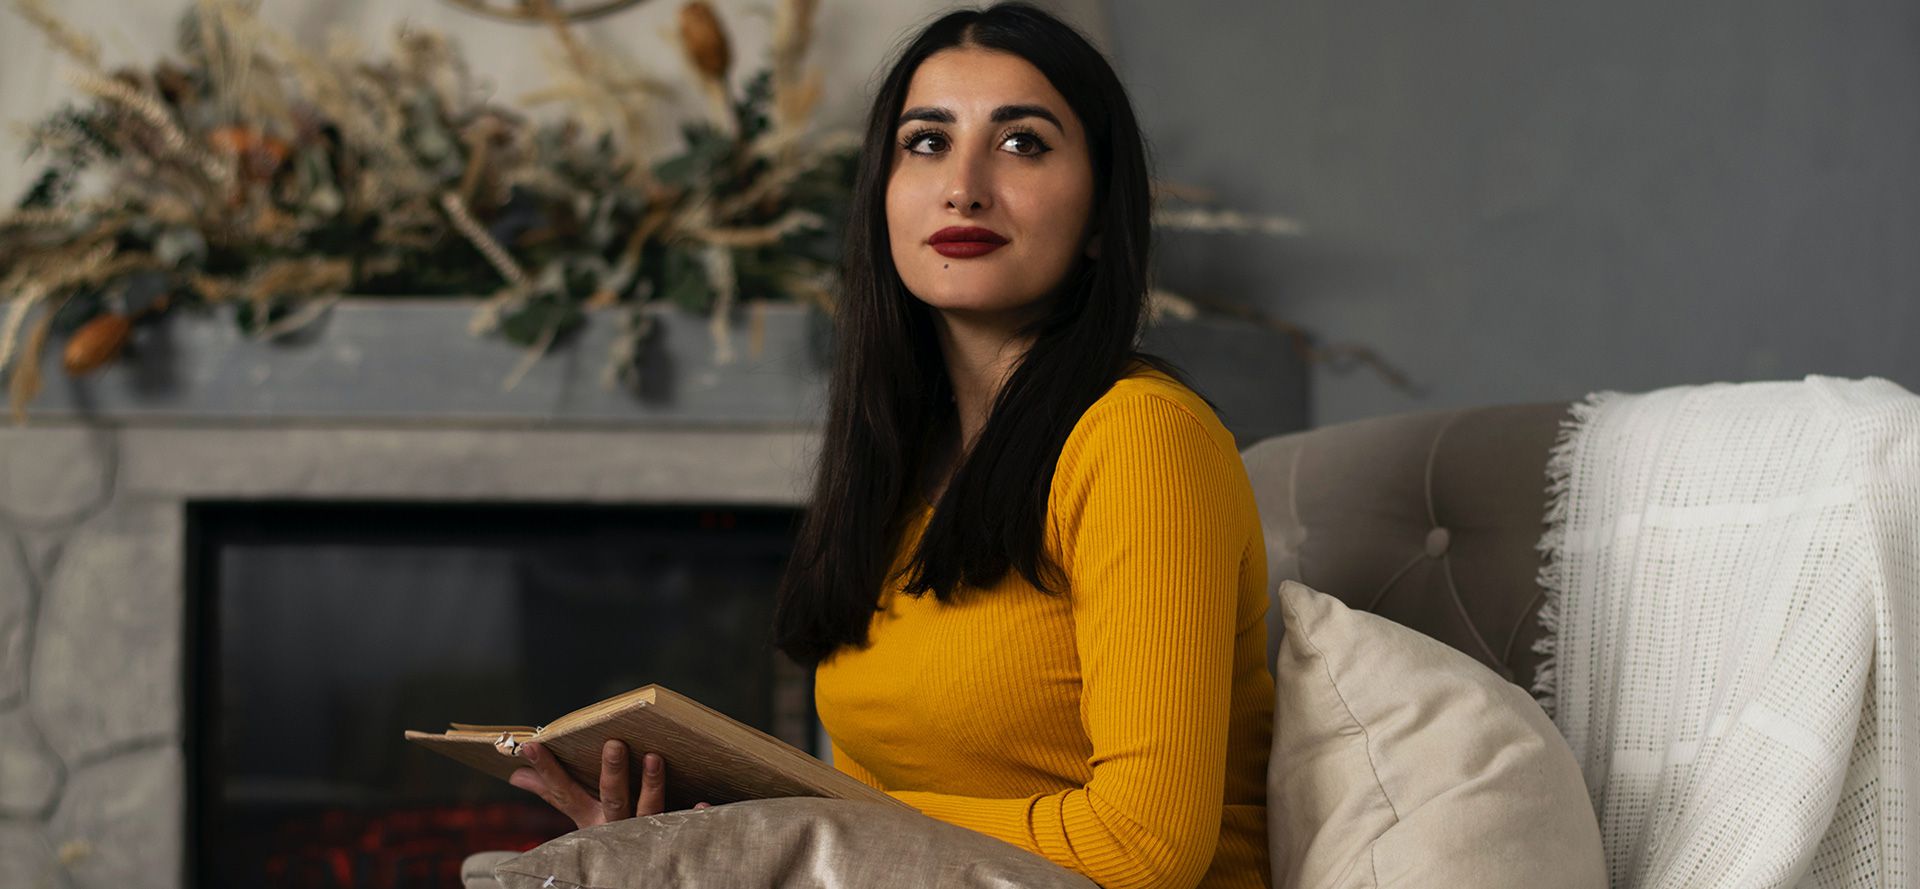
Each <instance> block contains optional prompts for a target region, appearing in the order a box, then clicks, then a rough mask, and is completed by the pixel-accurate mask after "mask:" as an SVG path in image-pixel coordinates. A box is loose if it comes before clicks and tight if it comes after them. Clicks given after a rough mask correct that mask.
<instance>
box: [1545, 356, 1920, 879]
mask: <svg viewBox="0 0 1920 889" xmlns="http://www.w3.org/2000/svg"><path fill="white" fill-rule="evenodd" d="M1549 471H1550V474H1551V476H1552V478H1553V495H1552V498H1551V501H1550V502H1551V504H1552V505H1551V508H1550V510H1549V516H1548V518H1549V531H1548V533H1547V536H1546V537H1545V538H1544V539H1543V540H1542V541H1541V548H1542V549H1543V550H1544V551H1545V552H1546V555H1547V559H1548V561H1547V567H1546V569H1545V570H1544V571H1543V573H1542V577H1541V579H1542V582H1543V585H1544V586H1545V588H1546V591H1547V602H1548V607H1549V612H1548V614H1547V615H1546V618H1545V620H1546V622H1547V624H1548V627H1549V633H1548V635H1547V639H1548V640H1550V644H1549V646H1548V649H1549V650H1548V653H1549V654H1551V655H1553V662H1552V669H1551V671H1548V672H1547V673H1545V675H1544V676H1543V682H1542V684H1541V685H1540V686H1539V687H1537V688H1536V691H1537V692H1540V693H1541V694H1542V695H1543V702H1544V703H1546V704H1548V706H1549V708H1550V709H1552V710H1553V712H1554V721H1555V723H1556V724H1557V725H1558V726H1559V728H1560V730H1561V732H1562V733H1564V734H1565V735H1566V737H1567V740H1568V741H1569V742H1570V743H1571V744H1572V746H1573V750H1574V752H1575V753H1576V754H1577V755H1578V757H1579V759H1580V762H1581V766H1582V768H1583V770H1584V771H1585V774H1586V779H1587V787H1588V790H1589V791H1590V793H1591V794H1592V797H1593V802H1594V806H1595V809H1596V811H1597V812H1598V814H1599V818H1600V831H1601V835H1602V837H1603V838H1604V840H1605V846H1606V853H1607V867H1608V872H1609V877H1610V881H1611V885H1612V886H1613V887H1615V889H1643V887H1644V889H1668V887H1674V889H1678V887H1688V889H1710V887H1728V889H1733V887H1740V889H1745V887H1756V889H1757V887H1830V886H1832V887H1840V886H1844V887H1885V889H1894V887H1908V886H1915V885H1920V870H1916V866H1915V863H1914V860H1913V856H1914V855H1915V850H1916V849H1917V848H1920V812H1916V811H1915V810H1914V809H1913V807H1912V806H1913V801H1914V799H1915V796H1914V795H1915V793H1916V792H1920V762H1915V761H1913V760H1912V759H1911V758H1912V757H1914V756H1920V743H1916V742H1920V707H1917V706H1916V704H1917V703H1920V702H1916V699H1915V694H1916V692H1920V398H1916V397H1915V396H1914V395H1913V394H1912V393H1909V392H1907V391H1906V390H1904V389H1902V388H1900V387H1899V386H1897V385H1895V384H1893V383H1890V382H1888V381H1886V380H1881V379H1868V380H1860V381H1848V380H1840V379H1834V378H1829V377H1808V378H1807V379H1806V380H1805V381H1803V382H1798V383H1748V384H1739V385H1731V384H1717V385H1711V386H1695V387H1681V388H1674V389H1664V390H1660V391H1657V392H1650V393H1646V394H1640V395H1620V394H1613V393H1601V394H1597V395H1594V396H1591V397H1589V398H1588V399H1587V400H1586V401H1584V402H1582V403H1581V404H1580V405H1578V406H1577V407H1576V408H1575V412H1574V417H1573V418H1572V419H1571V420H1569V422H1568V428H1567V430H1566V432H1565V434H1563V436H1562V439H1561V443H1560V445H1559V446H1558V447H1557V448H1556V449H1555V453H1554V456H1553V461H1552V464H1551V466H1550V470H1549Z"/></svg>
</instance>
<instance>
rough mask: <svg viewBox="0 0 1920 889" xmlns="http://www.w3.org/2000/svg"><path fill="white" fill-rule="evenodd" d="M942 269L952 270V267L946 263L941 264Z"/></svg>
mask: <svg viewBox="0 0 1920 889" xmlns="http://www.w3.org/2000/svg"><path fill="white" fill-rule="evenodd" d="M940 267H941V268H943V269H946V268H952V266H950V265H947V264H946V263H944V262H943V263H941V264H940Z"/></svg>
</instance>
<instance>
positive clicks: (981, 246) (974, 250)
mask: <svg viewBox="0 0 1920 889" xmlns="http://www.w3.org/2000/svg"><path fill="white" fill-rule="evenodd" d="M1005 243H1007V239H1006V237H1005V236H1004V235H1001V234H1000V233H999V232H996V231H994V230H993V229H990V228H980V227H978V226H950V227H948V228H943V229H941V230H939V231H937V232H934V233H933V237H930V238H928V239H927V244H928V245H930V246H932V247H933V250H934V252H936V253H938V254H940V255H941V256H947V257H951V258H954V259H968V258H971V257H975V256H984V255H986V254H988V253H992V252H993V251H995V250H998V249H1000V247H1001V245H1003V244H1005Z"/></svg>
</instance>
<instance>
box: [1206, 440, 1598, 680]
mask: <svg viewBox="0 0 1920 889" xmlns="http://www.w3.org/2000/svg"><path fill="white" fill-rule="evenodd" d="M1566 414H1567V405H1566V404H1565V403H1555V404H1531V405H1513V406H1501V407H1485V408H1471V409H1465V410H1454V411H1438V412H1431V413H1420V414H1403V415H1398V416H1391V417H1382V418H1378V419H1372V420H1362V421H1358V422H1352V423H1343V424H1340V425H1336V426H1328V427H1324V428H1320V429H1314V430H1310V431H1307V432H1300V433H1294V434H1290V435H1282V436H1276V437H1274V438H1269V439H1266V440H1264V441H1261V442H1258V443H1255V444H1254V445H1253V446H1251V447H1249V448H1247V449H1246V450H1245V451H1244V452H1243V453H1242V455H1241V456H1242V459H1243V460H1244V461H1245V463H1246V466H1247V473H1248V475H1249V476H1250V477H1251V479H1252V482H1253V487H1254V495H1255V498H1256V499H1257V501H1258V503H1259V507H1260V520H1261V523H1262V525H1263V528H1264V531H1265V534H1266V542H1267V574H1268V589H1269V590H1270V591H1271V590H1272V589H1275V588H1277V587H1278V586H1279V584H1280V581H1282V580H1288V579H1292V580H1298V581H1300V582H1302V583H1305V584H1306V585H1308V586H1310V587H1313V588H1314V589H1317V590H1320V591H1321V592H1324V593H1327V594H1329V595H1332V596H1337V597H1339V598H1340V599H1341V600H1342V601H1344V602H1346V603H1347V605H1348V606H1350V607H1354V608H1360V609H1364V610H1367V611H1371V612H1373V613H1375V614H1379V615H1381V616H1382V617H1386V618H1388V619H1390V620H1393V621H1395V622H1397V623H1400V624H1402V625H1405V626H1408V627H1412V628H1413V629H1415V630H1419V631H1420V632H1422V633H1425V634H1427V635H1429V636H1432V637H1433V638H1435V639H1438V640H1440V641H1442V642H1445V643H1447V644H1448V645H1451V646H1453V647H1454V648H1457V649H1459V650H1461V651H1464V652H1466V653H1467V654H1469V655H1472V656H1473V657H1474V658H1476V659H1478V660H1479V661H1480V662H1481V663H1484V664H1486V665H1487V666H1488V667H1491V668H1492V669H1493V670H1494V671H1495V672H1497V673H1499V674H1500V675H1502V676H1504V677H1506V678H1507V679H1508V680H1509V681H1511V682H1513V683H1515V684H1517V685H1520V686H1522V687H1530V686H1531V685H1532V683H1533V676H1534V670H1535V668H1537V667H1538V666H1539V663H1540V660H1541V656H1540V655H1538V654H1535V653H1534V651H1533V642H1534V640H1535V639H1537V638H1539V636H1540V630H1539V627H1538V616H1539V612H1540V604H1541V594H1540V586H1539V582H1538V573H1539V569H1540V564H1541V563H1540V554H1539V552H1538V551H1537V550H1536V549H1535V547H1536V545H1537V544H1538V542H1539V540H1540V535H1541V532H1542V531H1544V530H1545V525H1544V513H1545V507H1546V502H1547V494H1546V464H1547V456H1548V452H1549V451H1550V449H1551V448H1552V446H1553V442H1554V438H1555V435H1556V434H1557V433H1558V431H1559V429H1560V423H1561V420H1562V419H1563V418H1564V417H1565V416H1566ZM1267 630H1268V633H1267V639H1268V641H1267V645H1268V650H1267V663H1269V664H1271V663H1273V658H1274V655H1275V653H1276V652H1277V651H1278V646H1279V641H1280V632H1281V627H1280V626H1279V609H1278V608H1277V607H1275V608H1272V609H1270V610H1269V611H1268V625H1267Z"/></svg>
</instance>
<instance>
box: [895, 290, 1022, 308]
mask: <svg viewBox="0 0 1920 889" xmlns="http://www.w3.org/2000/svg"><path fill="white" fill-rule="evenodd" d="M908 290H909V291H910V292H912V293H913V294H914V295H915V296H916V297H918V298H919V300H920V301H921V302H923V303H926V304H927V305H928V306H929V307H932V308H935V309H939V310H940V311H943V312H979V313H994V312H1007V311H1013V310H1016V309H1024V308H1026V307H1028V306H1030V305H1032V304H1033V301H1034V300H1035V299H1038V296H1037V295H1035V296H1034V297H1031V298H1016V299H1008V298H1007V295H1006V291H1005V290H1003V289H998V288H992V287H944V286H943V287H934V288H928V289H927V290H925V291H921V290H914V289H913V288H912V287H909V288H908Z"/></svg>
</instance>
